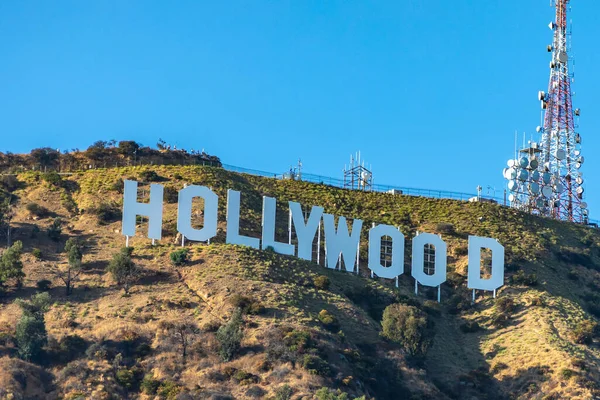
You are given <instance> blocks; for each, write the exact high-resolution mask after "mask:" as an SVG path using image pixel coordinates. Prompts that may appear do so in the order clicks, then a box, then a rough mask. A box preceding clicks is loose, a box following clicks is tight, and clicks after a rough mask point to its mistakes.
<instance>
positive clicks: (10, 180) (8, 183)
mask: <svg viewBox="0 0 600 400" xmlns="http://www.w3.org/2000/svg"><path fill="white" fill-rule="evenodd" d="M0 186H2V187H3V188H4V189H6V191H8V192H14V191H15V190H17V189H18V188H19V187H20V186H21V182H19V180H18V179H17V177H16V176H14V175H4V176H3V177H2V179H1V180H0Z"/></svg>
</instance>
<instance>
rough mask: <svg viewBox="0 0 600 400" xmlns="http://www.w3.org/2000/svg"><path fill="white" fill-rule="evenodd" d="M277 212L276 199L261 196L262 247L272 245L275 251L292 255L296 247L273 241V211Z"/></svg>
mask: <svg viewBox="0 0 600 400" xmlns="http://www.w3.org/2000/svg"><path fill="white" fill-rule="evenodd" d="M276 212H277V200H275V199H274V198H272V197H267V196H263V212H262V248H263V250H264V249H266V248H267V247H269V246H271V247H273V250H275V252H276V253H279V254H287V255H288V256H293V255H294V250H295V249H296V248H295V247H294V245H293V244H287V243H281V242H277V241H275V213H276Z"/></svg>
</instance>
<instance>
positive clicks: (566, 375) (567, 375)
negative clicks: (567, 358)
mask: <svg viewBox="0 0 600 400" xmlns="http://www.w3.org/2000/svg"><path fill="white" fill-rule="evenodd" d="M573 375H575V371H573V370H572V369H569V368H563V369H562V370H561V371H560V376H561V377H562V378H563V379H564V380H566V381H568V380H569V379H571V378H572V377H573Z"/></svg>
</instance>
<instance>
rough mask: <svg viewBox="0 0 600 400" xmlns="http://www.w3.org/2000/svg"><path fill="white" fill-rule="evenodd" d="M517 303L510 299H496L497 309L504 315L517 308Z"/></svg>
mask: <svg viewBox="0 0 600 400" xmlns="http://www.w3.org/2000/svg"><path fill="white" fill-rule="evenodd" d="M516 307H517V306H516V304H515V301H514V300H513V299H511V298H510V297H500V298H498V299H496V308H497V309H498V310H500V312H503V313H511V312H513V311H514V310H515V308H516Z"/></svg>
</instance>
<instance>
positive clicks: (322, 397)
mask: <svg viewBox="0 0 600 400" xmlns="http://www.w3.org/2000/svg"><path fill="white" fill-rule="evenodd" d="M315 397H316V398H317V400H348V399H349V397H348V394H347V393H344V392H342V391H341V390H339V389H338V390H337V391H334V390H331V389H329V388H326V387H322V388H321V389H319V390H317V391H316V392H315ZM364 399H365V396H362V397H357V398H355V400H364Z"/></svg>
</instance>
